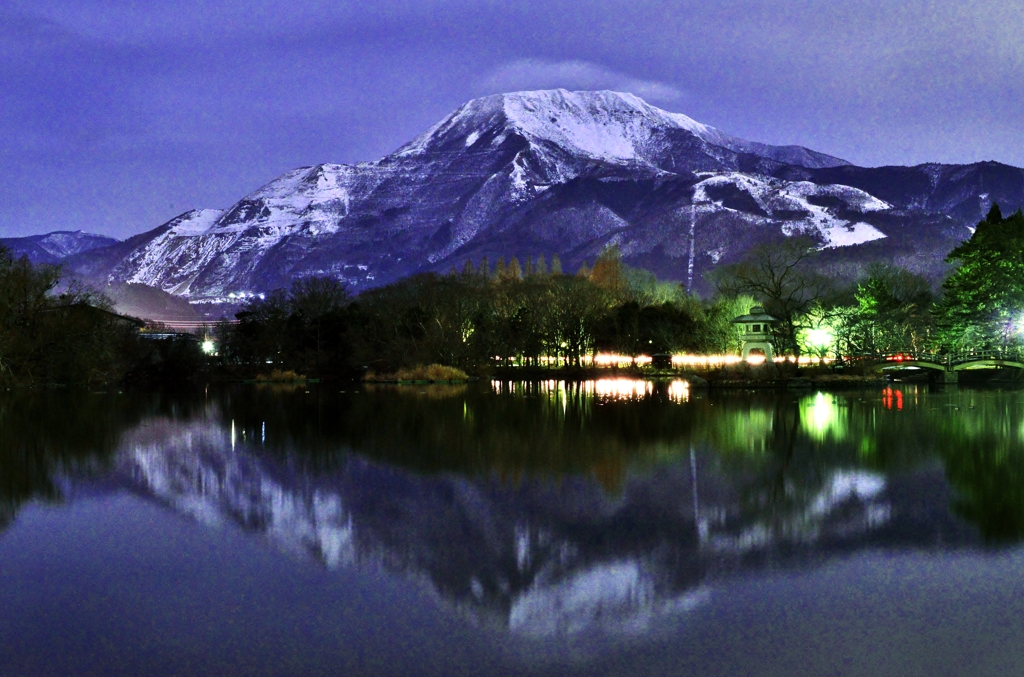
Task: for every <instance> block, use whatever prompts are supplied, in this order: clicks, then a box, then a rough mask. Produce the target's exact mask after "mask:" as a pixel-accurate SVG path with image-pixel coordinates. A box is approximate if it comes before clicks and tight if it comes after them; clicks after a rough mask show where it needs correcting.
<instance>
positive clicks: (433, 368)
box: [363, 364, 469, 383]
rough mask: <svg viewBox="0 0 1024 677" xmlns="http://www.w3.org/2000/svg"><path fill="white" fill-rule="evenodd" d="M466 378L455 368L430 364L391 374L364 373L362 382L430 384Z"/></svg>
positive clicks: (464, 374) (463, 373)
mask: <svg viewBox="0 0 1024 677" xmlns="http://www.w3.org/2000/svg"><path fill="white" fill-rule="evenodd" d="M467 378H469V377H468V376H466V372H464V371H462V370H461V369H456V368H455V367H446V366H445V365H443V364H430V365H427V366H422V365H420V366H415V367H410V368H408V369H399V370H398V371H396V372H394V373H391V374H378V373H375V372H372V371H368V372H366V375H365V376H363V380H364V381H370V382H373V381H429V382H431V383H437V382H448V381H465V380H466V379H467Z"/></svg>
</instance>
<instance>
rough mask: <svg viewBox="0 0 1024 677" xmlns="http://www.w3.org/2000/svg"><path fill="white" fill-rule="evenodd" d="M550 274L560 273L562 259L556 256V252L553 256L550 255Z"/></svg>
mask: <svg viewBox="0 0 1024 677" xmlns="http://www.w3.org/2000/svg"><path fill="white" fill-rule="evenodd" d="M551 274H552V275H561V274H562V259H560V258H558V254H555V255H554V256H552V257H551Z"/></svg>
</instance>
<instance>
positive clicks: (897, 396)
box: [882, 388, 903, 411]
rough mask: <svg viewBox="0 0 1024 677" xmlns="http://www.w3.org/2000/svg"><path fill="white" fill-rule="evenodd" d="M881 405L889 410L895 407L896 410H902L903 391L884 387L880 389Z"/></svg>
mask: <svg viewBox="0 0 1024 677" xmlns="http://www.w3.org/2000/svg"><path fill="white" fill-rule="evenodd" d="M882 406H883V407H885V408H886V409H890V410H891V409H893V408H895V409H896V411H903V392H902V391H900V390H895V389H893V388H885V389H884V390H882Z"/></svg>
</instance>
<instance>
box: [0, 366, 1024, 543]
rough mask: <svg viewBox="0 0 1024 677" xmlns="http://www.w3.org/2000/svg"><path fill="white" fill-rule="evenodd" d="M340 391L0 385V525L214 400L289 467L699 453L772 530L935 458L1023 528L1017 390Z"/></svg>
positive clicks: (467, 470) (1022, 434)
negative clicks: (837, 492)
mask: <svg viewBox="0 0 1024 677" xmlns="http://www.w3.org/2000/svg"><path fill="white" fill-rule="evenodd" d="M345 388H346V386H345V385H334V386H329V385H322V386H319V387H318V386H310V387H309V388H297V389H291V390H287V389H275V388H254V387H226V388H220V389H217V390H216V391H214V390H211V391H210V395H209V398H208V399H207V398H206V397H204V394H203V393H198V394H195V393H193V394H164V395H158V394H146V395H139V394H135V395H114V394H109V395H98V394H89V393H83V392H66V391H50V392H38V391H22V392H17V393H9V394H7V395H5V396H4V397H2V398H0V502H2V506H0V524H6V523H9V522H10V520H12V519H13V517H14V515H15V514H16V512H17V510H18V508H19V506H20V505H21V504H22V503H24V502H25V501H28V500H32V499H34V498H42V499H47V500H56V499H59V491H58V489H57V488H56V485H55V483H54V477H55V476H56V475H57V474H58V473H62V472H69V471H71V470H74V471H76V472H78V471H83V470H84V471H90V470H95V469H99V468H102V467H103V466H104V464H105V463H106V462H107V461H108V460H109V456H110V454H112V453H113V451H114V450H115V448H116V447H117V444H118V440H119V439H120V438H121V435H122V433H123V431H125V430H126V429H128V428H130V427H133V426H136V425H138V424H139V423H140V422H141V421H143V420H145V419H147V418H152V417H162V418H167V419H171V420H183V419H188V418H190V417H193V416H196V415H200V414H201V415H204V416H205V415H207V413H206V412H210V413H211V415H215V416H220V417H221V418H220V420H221V422H222V424H223V425H224V426H225V427H226V428H230V427H231V425H232V423H234V426H235V429H236V431H237V435H238V438H239V440H243V439H244V440H246V441H248V442H252V443H257V442H258V444H259V445H260V446H261V447H262V448H264V449H266V451H268V452H269V453H271V454H273V455H276V456H279V457H286V458H287V460H288V462H289V466H290V467H292V468H293V469H294V470H295V471H296V472H299V473H302V472H307V471H308V472H317V471H321V470H327V469H330V468H337V467H341V466H342V465H343V464H344V463H345V462H346V461H347V459H348V455H349V453H351V452H355V453H357V454H361V455H364V456H367V457H370V458H373V459H377V460H379V461H383V462H385V463H388V464H395V465H399V466H403V467H406V468H410V469H412V470H415V471H417V472H425V473H439V472H450V473H456V474H464V475H468V476H471V477H488V478H504V479H505V480H507V481H509V482H511V483H512V484H516V483H518V481H519V480H520V479H522V478H528V477H534V476H548V477H554V478H558V477H562V476H564V475H566V474H576V475H579V474H589V475H592V476H594V477H596V478H597V479H598V480H599V481H600V483H601V484H602V485H603V486H604V487H605V489H606V490H608V491H610V492H612V493H613V494H614V493H617V492H619V491H621V488H622V486H623V484H624V477H625V475H626V474H627V473H629V472H631V471H641V470H642V469H643V468H644V467H647V466H650V465H651V464H654V465H664V466H665V467H668V466H669V465H679V464H686V465H688V464H689V454H690V450H691V449H696V450H697V452H698V455H697V458H698V459H699V461H700V463H699V465H700V466H701V470H702V472H710V473H712V474H716V475H718V476H721V477H728V478H730V479H729V484H730V485H731V488H730V490H729V491H730V492H735V500H734V501H733V504H734V505H735V506H736V507H735V510H736V513H735V514H734V515H732V516H731V517H729V519H730V520H733V519H734V520H735V521H737V522H749V521H750V520H759V521H760V522H761V523H762V524H765V525H766V526H767V528H769V529H772V530H777V529H781V528H783V526H784V525H785V524H787V523H790V522H791V521H792V519H793V517H792V516H793V515H798V514H800V513H801V511H802V510H805V509H806V508H807V506H808V505H809V504H810V503H811V502H812V501H814V500H816V497H818V496H820V495H821V493H822V491H823V490H824V489H826V488H827V486H828V483H829V481H830V478H831V477H832V476H834V475H835V474H836V473H837V472H845V471H850V470H864V471H870V472H876V473H881V474H885V475H890V476H891V475H893V474H898V473H901V472H903V473H905V472H910V471H913V470H914V469H916V468H921V467H922V466H925V465H927V464H928V463H929V462H931V461H932V460H933V459H941V462H942V464H943V466H944V468H945V470H946V475H947V478H948V480H949V482H950V484H951V486H952V487H953V488H954V489H955V492H956V495H957V498H956V502H955V508H956V511H957V513H958V514H959V515H961V516H963V517H964V518H965V519H967V520H969V521H970V522H972V523H974V524H977V526H978V528H979V530H980V532H981V533H982V534H983V535H984V536H985V537H986V538H987V539H990V540H995V541H999V540H1018V539H1020V538H1021V537H1022V536H1024V484H1022V482H1024V409H1022V408H1021V406H1020V405H1021V404H1024V394H1018V393H985V392H974V391H966V390H965V391H963V392H955V393H952V394H941V393H931V394H925V392H924V391H923V390H918V388H917V387H915V386H905V387H903V388H902V390H901V392H902V394H903V396H902V399H901V402H902V404H903V409H902V410H897V409H896V408H895V407H893V408H887V407H886V399H885V398H884V397H883V394H882V392H881V391H877V392H874V391H872V392H864V391H856V392H846V393H833V394H829V393H806V394H799V393H775V392H750V393H740V392H729V393H714V392H711V393H694V394H691V395H690V399H689V401H688V402H685V403H682V404H681V403H679V401H678V399H679V398H678V397H675V396H673V393H672V392H670V384H668V383H654V384H652V385H651V386H650V387H649V388H647V387H646V386H645V388H644V389H642V390H636V391H635V392H636V393H638V395H637V396H635V397H633V396H631V397H629V398H628V399H616V398H615V397H614V396H607V395H602V394H601V392H600V391H599V389H594V388H588V387H587V386H586V385H581V384H554V385H552V384H551V383H548V384H536V383H535V384H518V385H516V386H515V387H509V388H508V393H507V394H505V395H498V394H495V392H494V391H493V390H492V389H491V386H490V385H489V384H470V385H469V386H468V387H467V386H461V385H459V386H389V387H375V388H366V389H360V390H359V391H357V392H353V390H352V386H347V388H348V389H349V392H346V393H340V392H338V391H339V390H341V389H345ZM620 390H621V389H620ZM890 399H892V398H890ZM208 402H209V403H212V404H213V405H215V406H213V407H212V408H208V407H207V403H208ZM214 412H219V413H214ZM708 491H709V492H712V494H713V492H714V491H715V489H714V488H708ZM710 495H711V494H709V496H710ZM780 525H783V526H780Z"/></svg>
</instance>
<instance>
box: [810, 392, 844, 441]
mask: <svg viewBox="0 0 1024 677" xmlns="http://www.w3.org/2000/svg"><path fill="white" fill-rule="evenodd" d="M801 409H802V410H803V412H802V413H803V416H802V418H803V421H804V429H805V430H806V431H807V434H808V435H809V436H810V437H811V438H813V439H815V440H817V441H819V442H822V441H824V440H825V439H826V438H828V437H832V438H834V439H836V440H841V439H843V438H844V437H845V436H846V426H845V424H844V422H843V421H842V420H841V419H840V417H839V406H838V405H837V404H836V400H834V399H833V397H832V395H826V394H825V393H817V394H815V395H814V396H813V397H808V398H805V399H804V400H803V402H801Z"/></svg>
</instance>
